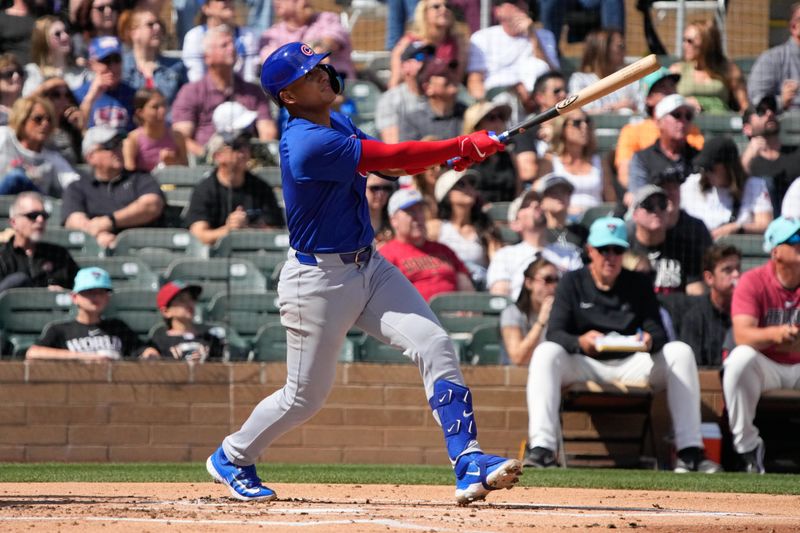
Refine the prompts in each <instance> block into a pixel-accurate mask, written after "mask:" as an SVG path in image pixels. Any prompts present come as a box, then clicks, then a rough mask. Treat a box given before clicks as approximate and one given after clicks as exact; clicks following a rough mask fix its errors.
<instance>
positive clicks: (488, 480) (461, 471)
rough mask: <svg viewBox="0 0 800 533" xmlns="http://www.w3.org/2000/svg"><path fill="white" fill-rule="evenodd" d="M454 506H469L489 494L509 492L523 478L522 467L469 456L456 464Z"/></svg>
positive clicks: (513, 461)
mask: <svg viewBox="0 0 800 533" xmlns="http://www.w3.org/2000/svg"><path fill="white" fill-rule="evenodd" d="M455 472H456V502H458V504H459V505H468V504H470V503H472V502H474V501H478V500H483V499H484V498H486V495H487V494H489V492H490V491H493V490H497V489H510V488H512V487H513V486H514V485H515V484H516V483H517V482H518V481H519V476H521V475H522V464H521V463H520V462H519V461H518V460H516V459H506V458H505V457H498V456H496V455H487V454H484V453H470V454H467V455H463V456H461V457H460V458H459V459H458V461H457V462H456V468H455Z"/></svg>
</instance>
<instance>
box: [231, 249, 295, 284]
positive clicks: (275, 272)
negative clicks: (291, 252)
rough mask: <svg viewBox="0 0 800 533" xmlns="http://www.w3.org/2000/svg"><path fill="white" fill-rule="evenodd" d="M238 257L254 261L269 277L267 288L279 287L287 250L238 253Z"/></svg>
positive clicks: (260, 270)
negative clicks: (251, 253)
mask: <svg viewBox="0 0 800 533" xmlns="http://www.w3.org/2000/svg"><path fill="white" fill-rule="evenodd" d="M236 257H241V258H242V259H247V260H248V261H250V262H252V263H253V264H254V265H255V266H256V268H258V271H259V272H261V273H262V274H263V275H264V277H265V278H267V290H270V291H274V290H276V289H277V288H278V279H279V277H280V273H281V267H283V264H284V263H285V262H286V252H259V253H257V254H253V255H250V254H236Z"/></svg>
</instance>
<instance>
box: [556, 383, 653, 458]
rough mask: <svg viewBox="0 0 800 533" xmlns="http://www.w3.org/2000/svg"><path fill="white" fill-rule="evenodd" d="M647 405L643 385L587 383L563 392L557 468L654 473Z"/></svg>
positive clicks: (650, 399) (648, 394) (649, 393)
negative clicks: (647, 470) (649, 470)
mask: <svg viewBox="0 0 800 533" xmlns="http://www.w3.org/2000/svg"><path fill="white" fill-rule="evenodd" d="M652 402H653V391H652V389H650V388H649V387H646V386H635V385H626V384H623V383H620V382H611V383H596V382H594V381H586V382H579V383H573V384H571V385H569V386H567V387H565V388H563V389H562V392H561V434H560V435H559V437H560V443H559V462H560V464H561V466H562V467H567V466H614V467H628V468H639V467H648V468H654V467H655V465H656V460H655V450H656V443H655V433H654V431H653V425H652V417H651V406H652ZM648 445H649V452H650V453H651V454H652V456H646V455H645V453H646V452H648Z"/></svg>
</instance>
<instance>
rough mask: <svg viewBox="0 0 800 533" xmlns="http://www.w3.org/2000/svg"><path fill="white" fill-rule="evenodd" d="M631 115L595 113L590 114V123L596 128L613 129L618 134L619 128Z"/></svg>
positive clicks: (628, 120)
mask: <svg viewBox="0 0 800 533" xmlns="http://www.w3.org/2000/svg"><path fill="white" fill-rule="evenodd" d="M631 118H632V117H631V115H624V114H621V113H597V114H595V115H592V123H593V125H594V128H595V132H597V130H613V131H615V132H616V133H617V136H619V130H621V129H622V128H623V126H625V125H626V124H627V123H628V122H630V120H631Z"/></svg>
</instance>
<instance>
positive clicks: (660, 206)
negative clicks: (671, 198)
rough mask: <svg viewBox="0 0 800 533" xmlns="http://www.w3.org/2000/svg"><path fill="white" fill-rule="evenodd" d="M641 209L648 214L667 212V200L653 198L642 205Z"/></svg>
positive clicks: (640, 205)
mask: <svg viewBox="0 0 800 533" xmlns="http://www.w3.org/2000/svg"><path fill="white" fill-rule="evenodd" d="M639 207H641V208H642V209H644V210H645V211H647V212H648V213H655V212H656V211H657V210H658V211H666V209H667V199H666V198H664V197H663V196H651V197H650V198H648V199H647V200H645V201H644V202H642V203H641V204H639Z"/></svg>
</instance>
